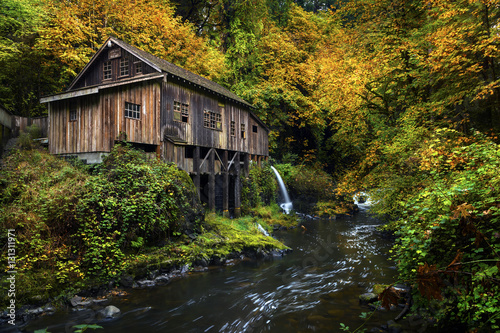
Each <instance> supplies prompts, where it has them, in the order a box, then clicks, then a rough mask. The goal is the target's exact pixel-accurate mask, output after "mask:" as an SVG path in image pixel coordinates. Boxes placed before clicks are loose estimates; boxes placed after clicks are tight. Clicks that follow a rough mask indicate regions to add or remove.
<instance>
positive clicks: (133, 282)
mask: <svg viewBox="0 0 500 333" xmlns="http://www.w3.org/2000/svg"><path fill="white" fill-rule="evenodd" d="M290 251H291V250H271V251H267V250H264V249H262V248H257V249H248V250H244V251H241V252H234V253H231V254H229V255H228V256H227V257H225V258H220V257H212V258H210V260H205V259H200V260H196V261H194V262H193V265H192V266H191V267H190V266H189V265H183V266H180V267H177V266H170V267H168V268H160V269H156V270H153V271H150V272H147V270H146V269H144V270H143V271H141V269H139V270H138V271H137V272H136V273H137V274H136V275H135V277H134V276H132V275H131V274H124V275H122V276H121V278H120V279H119V280H118V281H117V283H116V284H115V283H113V282H110V283H109V284H103V285H100V286H98V287H93V288H90V289H87V290H82V291H80V292H78V293H77V294H76V295H74V296H73V297H65V298H61V299H57V300H52V301H50V302H48V303H46V304H43V305H25V306H22V307H21V308H20V309H18V310H16V325H15V326H12V325H10V324H9V323H8V321H9V320H11V318H10V317H9V316H8V314H9V312H8V311H7V310H4V311H3V312H2V313H1V315H0V330H1V331H3V330H6V331H7V332H17V331H19V330H21V329H22V328H23V327H26V326H27V325H28V323H29V322H30V321H32V320H34V319H36V318H38V317H40V316H49V315H53V314H55V313H56V312H57V311H88V312H89V313H90V315H89V316H88V319H90V321H89V322H91V323H99V321H103V320H109V319H113V318H117V317H119V316H120V315H121V312H120V310H119V309H118V308H116V307H115V306H113V305H110V303H112V301H113V299H114V298H116V297H123V296H126V295H127V289H141V288H150V287H154V286H164V285H167V284H169V283H171V282H173V281H175V280H178V279H181V278H186V277H188V276H189V274H193V273H201V272H206V271H208V270H210V269H213V268H217V267H222V266H233V265H236V264H238V263H239V262H241V261H245V260H266V259H271V258H275V257H282V256H283V255H285V254H286V253H288V252H290Z"/></svg>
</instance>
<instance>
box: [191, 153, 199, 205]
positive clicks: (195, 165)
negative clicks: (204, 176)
mask: <svg viewBox="0 0 500 333" xmlns="http://www.w3.org/2000/svg"><path fill="white" fill-rule="evenodd" d="M192 171H193V183H194V186H195V187H196V192H198V198H200V178H201V175H200V147H199V146H196V147H194V155H193V170H192Z"/></svg>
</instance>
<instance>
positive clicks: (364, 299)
mask: <svg viewBox="0 0 500 333" xmlns="http://www.w3.org/2000/svg"><path fill="white" fill-rule="evenodd" d="M377 300H378V295H377V294H375V293H364V294H362V295H359V302H360V303H361V304H368V303H373V302H376V301H377Z"/></svg>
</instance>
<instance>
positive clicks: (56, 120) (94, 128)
mask: <svg viewBox="0 0 500 333" xmlns="http://www.w3.org/2000/svg"><path fill="white" fill-rule="evenodd" d="M100 92H101V93H100V94H98V95H97V94H95V95H87V96H83V97H78V98H72V99H67V100H61V101H56V102H52V103H50V104H49V124H50V125H49V126H50V130H49V151H50V152H51V153H52V154H76V153H87V152H109V151H110V150H111V148H112V147H113V144H114V142H115V140H119V139H125V138H126V139H127V140H128V141H130V142H137V143H144V144H151V145H158V144H159V142H160V137H159V134H158V128H159V118H160V117H159V109H160V84H159V83H157V82H155V81H148V82H142V83H138V84H135V85H133V86H120V87H115V88H110V89H106V90H101V91H100ZM125 102H129V103H133V104H138V105H140V106H141V114H140V119H130V118H125V112H124V111H125ZM70 109H76V114H77V117H76V120H74V121H70V119H69V117H70Z"/></svg>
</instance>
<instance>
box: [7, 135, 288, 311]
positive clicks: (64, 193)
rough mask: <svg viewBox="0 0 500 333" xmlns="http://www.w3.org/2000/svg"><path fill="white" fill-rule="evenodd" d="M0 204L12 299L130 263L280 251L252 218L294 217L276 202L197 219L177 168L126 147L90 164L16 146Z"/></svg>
mask: <svg viewBox="0 0 500 333" xmlns="http://www.w3.org/2000/svg"><path fill="white" fill-rule="evenodd" d="M0 204H1V205H0V233H1V234H0V247H1V248H3V249H7V248H8V247H9V243H13V239H14V238H15V251H16V252H15V263H14V262H13V263H12V267H8V268H7V269H6V270H5V271H3V272H2V273H0V275H1V276H0V278H1V280H2V283H3V284H6V283H7V282H8V280H6V276H5V274H7V273H6V272H7V271H8V270H9V268H10V269H11V270H14V269H15V270H16V271H17V274H16V285H19V286H22V288H19V289H18V290H16V299H17V306H20V305H22V304H26V303H28V304H37V303H40V302H44V301H46V300H48V299H56V298H58V297H60V296H61V295H64V294H66V293H68V294H71V293H72V292H74V290H79V289H88V288H90V287H93V286H98V285H102V284H103V283H107V282H109V281H118V280H119V279H120V277H121V276H122V274H123V273H124V272H127V271H130V270H131V269H133V268H134V267H142V268H144V267H146V268H147V267H151V266H154V265H155V264H158V263H162V262H163V263H166V264H167V265H168V264H171V265H178V264H183V265H184V264H190V263H192V262H193V261H194V260H199V259H210V258H212V257H219V258H223V257H226V256H228V255H229V254H230V253H232V252H241V251H256V250H261V251H269V250H271V249H284V248H286V247H285V246H284V245H283V244H282V243H280V242H279V241H277V240H275V239H273V238H272V237H265V236H264V235H262V233H261V232H259V230H258V229H257V224H256V223H257V222H258V221H260V223H261V224H262V226H263V227H264V228H266V229H267V230H268V231H271V230H272V226H273V225H275V224H279V225H282V224H285V225H287V226H289V225H291V224H292V223H294V222H295V221H292V220H291V219H290V217H287V216H285V215H284V214H282V213H280V212H279V207H277V206H276V205H275V206H273V207H272V208H265V207H259V208H258V209H257V210H256V213H255V214H254V216H255V217H250V216H248V217H243V218H241V219H233V220H232V219H225V218H222V217H217V216H215V215H209V216H208V218H207V219H206V221H203V219H204V211H203V208H202V206H201V204H200V202H199V199H198V197H197V195H196V191H195V189H194V185H193V183H192V181H191V179H190V177H189V176H188V175H187V174H186V173H185V172H183V171H181V170H179V169H178V168H177V167H176V166H175V165H173V164H167V163H163V162H160V161H157V160H156V159H151V158H148V157H147V155H145V154H143V153H141V152H138V151H135V150H133V149H131V148H129V147H128V146H126V145H123V146H122V145H117V146H116V147H115V148H114V149H113V151H112V152H111V153H110V154H109V155H108V156H107V158H106V159H105V160H104V162H103V163H102V164H100V165H98V166H94V167H93V168H89V167H87V166H84V165H81V164H78V163H77V164H76V165H75V164H71V163H69V162H68V161H65V160H62V159H59V158H57V157H55V156H53V155H50V154H48V153H47V152H46V151H44V150H42V149H37V148H36V147H27V149H25V150H19V151H15V152H13V153H12V154H11V155H10V156H8V157H6V158H5V159H4V161H3V165H2V169H1V170H0ZM9 231H10V234H11V235H9ZM187 234H190V235H196V237H193V238H194V240H193V239H192V238H191V237H189V236H187ZM9 237H10V240H9ZM4 287H8V286H7V285H2V288H4ZM6 290H8V288H6ZM7 302H9V299H8V298H7V294H5V295H4V296H2V299H1V303H2V305H3V306H6V305H7V304H8V303H7Z"/></svg>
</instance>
